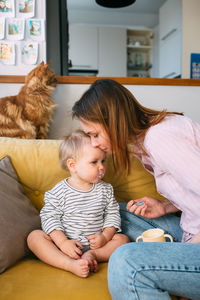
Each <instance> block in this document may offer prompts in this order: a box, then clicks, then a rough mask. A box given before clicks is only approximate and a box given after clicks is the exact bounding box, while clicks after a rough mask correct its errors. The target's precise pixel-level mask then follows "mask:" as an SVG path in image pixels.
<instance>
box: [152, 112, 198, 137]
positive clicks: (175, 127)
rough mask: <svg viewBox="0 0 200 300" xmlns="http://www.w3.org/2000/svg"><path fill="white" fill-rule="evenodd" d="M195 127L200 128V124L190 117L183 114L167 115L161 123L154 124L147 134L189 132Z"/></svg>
mask: <svg viewBox="0 0 200 300" xmlns="http://www.w3.org/2000/svg"><path fill="white" fill-rule="evenodd" d="M194 128H197V129H200V125H199V124H198V123H196V122H195V121H193V120H191V119H190V118H188V117H186V116H182V115H175V114H173V115H167V116H166V117H165V118H164V119H163V120H162V121H161V122H160V123H158V124H156V125H153V126H151V127H150V128H149V130H148V131H147V135H152V134H162V135H163V134H167V133H168V134H177V133H178V132H179V133H186V134H188V133H189V132H190V131H191V130H193V129H194Z"/></svg>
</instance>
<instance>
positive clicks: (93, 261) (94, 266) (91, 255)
mask: <svg viewBox="0 0 200 300" xmlns="http://www.w3.org/2000/svg"><path fill="white" fill-rule="evenodd" d="M81 258H83V259H86V260H87V261H88V263H89V268H90V271H91V272H95V273H96V272H97V271H98V263H97V257H96V255H95V252H94V251H93V250H88V251H87V252H85V253H84V254H83V255H82V256H81Z"/></svg>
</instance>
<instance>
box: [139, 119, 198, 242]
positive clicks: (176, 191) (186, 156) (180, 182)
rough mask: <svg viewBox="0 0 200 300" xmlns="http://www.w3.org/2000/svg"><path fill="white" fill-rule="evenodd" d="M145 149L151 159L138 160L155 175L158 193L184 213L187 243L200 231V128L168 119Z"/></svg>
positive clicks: (147, 139)
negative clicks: (188, 239) (189, 238)
mask: <svg viewBox="0 0 200 300" xmlns="http://www.w3.org/2000/svg"><path fill="white" fill-rule="evenodd" d="M144 147H145V149H146V151H147V153H148V155H149V156H145V155H143V154H139V155H138V158H139V159H140V160H141V162H142V163H143V165H144V167H145V168H146V169H147V170H148V171H149V172H150V173H152V174H153V175H154V177H155V181H156V186H157V191H158V192H159V193H160V194H161V195H163V196H164V197H166V198H167V199H168V200H169V201H170V202H172V203H173V205H174V206H176V207H177V208H178V209H180V210H181V211H182V215H181V223H180V225H181V227H182V229H183V230H184V238H183V240H186V239H187V238H188V237H190V236H192V235H194V234H196V233H198V232H200V125H199V124H198V123H196V122H194V121H192V120H191V119H189V118H187V117H184V116H180V115H172V116H166V117H165V119H164V120H163V121H162V122H160V123H159V124H157V125H155V126H152V127H151V128H150V129H149V130H148V132H147V134H146V136H145V139H144ZM147 196H148V195H147Z"/></svg>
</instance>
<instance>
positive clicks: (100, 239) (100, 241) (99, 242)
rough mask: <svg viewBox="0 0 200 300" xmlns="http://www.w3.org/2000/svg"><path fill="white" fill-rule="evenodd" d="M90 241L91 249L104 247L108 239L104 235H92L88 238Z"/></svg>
mask: <svg viewBox="0 0 200 300" xmlns="http://www.w3.org/2000/svg"><path fill="white" fill-rule="evenodd" d="M88 240H89V242H90V248H91V249H97V248H100V247H103V246H104V245H105V244H106V243H107V241H106V238H105V236H104V235H103V234H102V233H96V234H93V235H90V236H88Z"/></svg>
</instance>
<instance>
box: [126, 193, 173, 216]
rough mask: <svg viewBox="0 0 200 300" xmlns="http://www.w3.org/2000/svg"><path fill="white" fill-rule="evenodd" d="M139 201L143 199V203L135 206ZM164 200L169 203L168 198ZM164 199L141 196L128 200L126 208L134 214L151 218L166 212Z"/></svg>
mask: <svg viewBox="0 0 200 300" xmlns="http://www.w3.org/2000/svg"><path fill="white" fill-rule="evenodd" d="M141 201H143V202H144V204H142V205H139V206H137V205H136V203H138V202H141ZM166 201H167V204H169V203H170V202H169V201H168V200H166ZM166 201H165V200H164V201H159V200H157V199H154V198H151V197H143V198H140V199H137V200H131V201H129V202H128V204H127V206H126V208H127V210H128V211H130V212H131V213H134V214H135V215H138V216H141V217H144V218H148V219H153V218H158V217H161V216H163V215H165V214H166V213H167V211H166ZM173 207H174V206H173Z"/></svg>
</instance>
